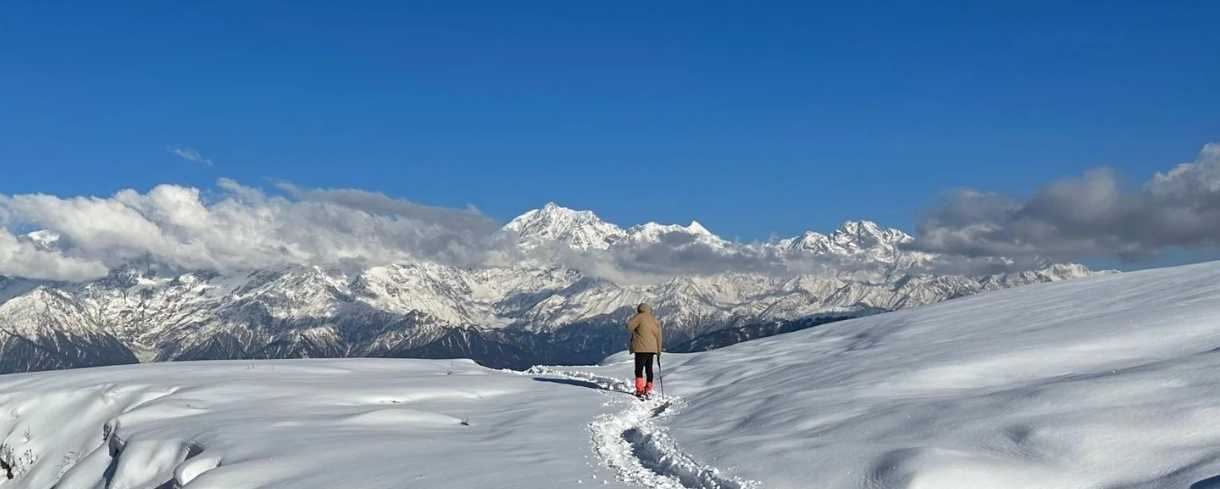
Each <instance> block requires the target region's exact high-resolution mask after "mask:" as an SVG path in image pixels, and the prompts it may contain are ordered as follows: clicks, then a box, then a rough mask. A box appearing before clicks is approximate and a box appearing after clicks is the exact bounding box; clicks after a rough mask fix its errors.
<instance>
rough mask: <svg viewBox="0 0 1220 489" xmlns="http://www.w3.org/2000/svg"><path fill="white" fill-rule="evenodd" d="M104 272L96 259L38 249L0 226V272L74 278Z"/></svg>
mask: <svg viewBox="0 0 1220 489" xmlns="http://www.w3.org/2000/svg"><path fill="white" fill-rule="evenodd" d="M106 271H107V270H106V266H105V265H103V264H102V263H101V262H99V261H96V260H89V259H84V258H77V257H70V256H64V255H63V254H62V253H60V252H57V251H48V250H41V249H39V248H38V246H37V245H36V244H34V243H33V242H31V241H28V240H20V239H18V238H17V237H16V236H13V234H12V233H9V232H8V230H6V229H4V228H0V275H13V276H18V277H27V278H33V279H41V280H68V281H76V280H89V279H94V278H98V277H101V276H104V275H105V274H106Z"/></svg>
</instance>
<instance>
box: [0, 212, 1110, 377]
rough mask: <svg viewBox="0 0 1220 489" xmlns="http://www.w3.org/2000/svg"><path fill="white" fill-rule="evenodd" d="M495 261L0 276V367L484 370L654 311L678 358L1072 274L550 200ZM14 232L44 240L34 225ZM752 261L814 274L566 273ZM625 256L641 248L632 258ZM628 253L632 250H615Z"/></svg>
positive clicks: (855, 231) (611, 334) (573, 359)
mask: <svg viewBox="0 0 1220 489" xmlns="http://www.w3.org/2000/svg"><path fill="white" fill-rule="evenodd" d="M500 233H501V235H502V237H503V239H506V240H510V241H511V242H512V243H514V246H515V247H516V248H517V249H518V250H519V251H520V253H521V256H523V257H526V258H523V259H520V260H517V261H516V262H515V263H512V264H511V265H504V266H479V267H458V266H452V265H445V264H439V263H432V262H424V261H420V262H414V263H400V264H393V265H384V266H367V267H360V268H356V269H352V268H351V267H347V268H340V267H330V268H328V267H320V266H286V267H279V268H275V269H263V270H251V271H245V272H242V273H226V274H221V273H217V272H212V271H205V270H180V269H174V268H172V267H168V266H165V265H161V264H158V263H154V262H152V261H148V260H144V261H134V262H131V263H128V264H127V265H126V266H124V267H121V268H117V269H115V270H113V271H112V272H111V273H110V274H109V276H107V277H105V278H102V279H99V280H94V281H89V282H83V283H58V282H40V281H33V280H26V279H20V278H11V277H10V278H5V277H0V372H16V371H32V370H44V369H55V368H68V367H80V366H92V365H108V364H121V363H132V362H135V361H137V359H138V360H140V361H172V360H201V359H238V358H300V357H305V358H309V357H346V356H373V357H422V358H453V357H467V358H473V359H475V360H477V361H479V362H480V363H483V364H485V365H489V366H494V367H514V368H523V367H528V366H530V365H535V364H573V363H591V362H596V361H598V360H600V359H601V358H604V357H605V356H606V355H607V354H610V353H613V352H616V351H619V350H621V349H623V347H624V344H623V338H622V336H623V332H622V329H621V324H622V322H623V320H624V319H625V318H626V317H627V316H628V315H629V314H630V312H631V311H632V309H633V307H634V306H635V305H636V304H637V303H639V302H649V303H652V304H654V305H655V308H656V311H657V312H658V314H659V316H660V317H661V319H662V320H663V321H664V322H665V324H666V334H667V336H666V343H667V345H666V348H667V350H671V351H693V350H700V349H705V348H710V347H716V346H724V345H727V344H730V343H734V342H737V341H741V340H744V339H750V338H755V337H759V336H766V335H769V334H774V333H778V332H784V331H790V330H793V329H801V328H805V327H810V326H813V325H817V324H820V323H822V322H827V321H831V320H835V319H841V318H848V317H855V316H860V315H866V314H870V313H875V312H881V311H890V310H897V309H903V308H908V307H912V306H918V305H924V304H931V303H936V302H941V301H944V300H947V299H952V298H956V297H962V296H966V295H971V294H975V293H978V292H981V291H986V290H993V289H1000V288H1008V287H1015V286H1020V285H1025V284H1030V283H1038V282H1053V281H1059V280H1065V279H1072V278H1079V277H1084V276H1088V275H1090V274H1091V273H1092V272H1090V271H1089V270H1087V269H1086V268H1085V267H1083V266H1081V265H1074V264H1050V263H1048V264H1046V265H1045V266H1043V267H1041V268H1039V269H1036V270H1031V271H1023V272H1018V273H997V274H986V275H962V274H941V273H935V272H932V271H929V270H930V269H929V268H927V267H925V265H926V264H928V263H931V262H933V261H935V259H936V256H935V255H932V254H928V253H923V252H919V251H911V250H907V249H905V247H904V246H903V245H905V244H907V243H910V242H911V241H912V237H911V236H910V235H907V234H906V233H904V232H902V231H900V230H897V229H886V228H882V227H880V226H878V225H877V224H875V223H872V222H868V221H851V222H847V223H845V224H844V225H843V226H842V227H841V228H840V229H838V230H836V231H834V232H833V233H831V234H829V235H824V234H819V233H815V232H812V231H810V232H806V233H804V234H803V235H801V236H797V237H791V238H785V239H778V240H773V241H769V242H763V243H748V244H743V243H736V242H732V241H728V240H725V239H722V238H720V237H719V236H716V235H715V234H713V233H712V232H710V231H708V230H707V229H706V228H704V227H703V226H702V225H700V224H699V223H698V222H692V223H691V224H690V225H688V226H680V225H661V224H656V223H647V224H642V225H638V226H633V227H630V228H626V229H624V228H622V227H619V226H617V225H615V224H612V223H608V222H605V221H603V220H601V219H600V218H598V217H597V216H596V215H595V214H594V213H592V212H590V211H575V210H571V209H567V208H564V207H561V206H558V205H556V204H553V203H552V204H548V205H546V206H545V207H544V208H542V209H537V210H532V211H529V212H527V213H525V214H523V215H521V216H519V217H517V218H515V219H513V220H512V221H510V222H509V223H507V224H506V225H504V226H503V228H502V229H501V231H500ZM25 239H30V240H32V241H34V242H37V243H39V246H45V247H54V246H56V243H57V239H56V237H55V236H53V235H51V234H49V233H47V232H35V233H32V234H31V235H28V236H27V237H26V238H25ZM657 249H661V250H664V251H665V252H666V253H671V254H675V256H679V257H681V256H683V255H682V254H683V253H686V254H691V253H696V252H698V253H704V254H707V253H711V254H714V255H718V256H724V257H733V256H738V255H745V254H749V255H750V256H765V257H769V259H772V260H774V261H775V263H780V264H785V265H784V266H788V264H793V263H797V264H801V263H821V264H824V265H825V266H821V267H809V268H808V269H807V270H802V269H801V268H800V267H795V266H794V267H790V269H791V270H793V271H790V272H776V271H775V270H759V271H720V272H715V273H707V274H695V273H683V274H673V275H668V276H661V277H660V278H654V279H652V280H644V281H632V280H625V279H616V278H614V277H607V276H603V275H599V274H597V273H596V271H595V270H593V271H590V270H587V269H582V267H581V266H580V263H582V261H581V260H585V259H588V258H589V257H598V256H604V255H609V254H614V253H619V252H621V251H622V250H629V251H633V252H639V253H643V252H652V251H654V250H657ZM641 250H643V251H641ZM626 256H633V255H630V254H628V255H626Z"/></svg>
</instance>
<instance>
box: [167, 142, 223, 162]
mask: <svg viewBox="0 0 1220 489" xmlns="http://www.w3.org/2000/svg"><path fill="white" fill-rule="evenodd" d="M165 150H166V151H169V152H170V153H173V154H174V155H177V156H178V157H179V158H182V159H184V160H187V161H192V162H195V163H199V164H202V165H204V166H212V160H210V159H208V158H205V157H204V156H203V154H201V153H200V152H199V151H198V150H195V149H194V148H187V147H182V146H169V147H166V148H165Z"/></svg>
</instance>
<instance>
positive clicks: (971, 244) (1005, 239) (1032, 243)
mask: <svg viewBox="0 0 1220 489" xmlns="http://www.w3.org/2000/svg"><path fill="white" fill-rule="evenodd" d="M915 246H916V247H917V248H920V249H923V250H928V251H934V252H940V253H948V254H952V255H960V256H966V257H986V256H1007V257H1014V258H1020V257H1032V256H1048V257H1054V258H1059V259H1077V258H1083V257H1103V256H1105V257H1118V258H1123V259H1134V258H1142V257H1148V256H1153V255H1156V254H1160V253H1164V252H1166V251H1168V250H1171V249H1174V248H1195V249H1198V248H1215V247H1218V246H1220V144H1208V145H1206V146H1204V147H1203V149H1202V150H1201V151H1200V152H1199V156H1198V157H1197V158H1196V159H1195V161H1193V162H1190V163H1183V164H1181V165H1178V166H1177V167H1175V168H1174V169H1172V170H1170V171H1168V172H1165V173H1158V174H1156V175H1154V176H1153V177H1152V178H1151V179H1150V180H1148V181H1147V182H1145V183H1144V184H1143V185H1142V186H1140V187H1138V188H1135V189H1131V190H1128V189H1125V188H1124V187H1123V186H1122V185H1121V183H1120V179H1119V177H1118V175H1117V174H1116V173H1115V172H1114V171H1111V170H1108V169H1097V170H1092V171H1089V172H1087V173H1085V174H1084V175H1083V176H1080V177H1076V178H1066V179H1062V180H1059V181H1056V182H1053V183H1051V184H1050V185H1047V186H1045V187H1043V188H1042V189H1041V190H1040V191H1039V192H1037V193H1036V194H1035V195H1034V196H1033V197H1032V198H1030V199H1027V200H1020V199H1015V198H1011V197H1007V196H1003V195H999V194H989V193H983V192H978V191H975V190H962V191H958V192H956V193H954V194H953V195H951V196H950V197H949V198H947V199H945V201H943V202H941V203H940V204H939V205H938V206H937V207H936V209H934V210H933V211H932V212H930V213H929V214H928V215H927V217H926V218H925V219H924V220H923V222H922V223H921V225H920V227H919V231H918V239H917V241H916V244H915Z"/></svg>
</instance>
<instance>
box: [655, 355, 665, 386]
mask: <svg viewBox="0 0 1220 489" xmlns="http://www.w3.org/2000/svg"><path fill="white" fill-rule="evenodd" d="M657 383H658V384H660V385H661V397H665V369H662V368H661V352H657Z"/></svg>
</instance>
